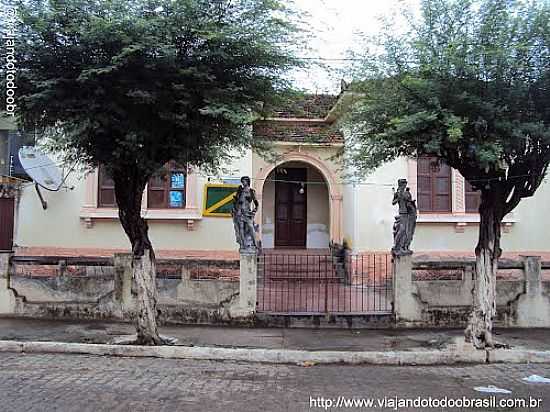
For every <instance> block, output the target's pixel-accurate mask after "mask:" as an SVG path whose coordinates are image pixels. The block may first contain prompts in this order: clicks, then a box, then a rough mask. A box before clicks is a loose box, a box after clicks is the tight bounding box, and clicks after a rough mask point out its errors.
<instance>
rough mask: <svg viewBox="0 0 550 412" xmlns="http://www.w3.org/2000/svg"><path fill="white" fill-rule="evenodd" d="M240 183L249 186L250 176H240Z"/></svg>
mask: <svg viewBox="0 0 550 412" xmlns="http://www.w3.org/2000/svg"><path fill="white" fill-rule="evenodd" d="M241 183H242V185H243V187H250V177H248V176H243V177H241Z"/></svg>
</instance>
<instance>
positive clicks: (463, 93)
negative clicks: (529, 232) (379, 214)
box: [350, 0, 550, 212]
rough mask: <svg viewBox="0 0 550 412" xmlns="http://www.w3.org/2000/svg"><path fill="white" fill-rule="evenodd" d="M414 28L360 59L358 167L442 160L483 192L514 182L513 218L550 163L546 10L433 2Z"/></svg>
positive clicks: (499, 1)
mask: <svg viewBox="0 0 550 412" xmlns="http://www.w3.org/2000/svg"><path fill="white" fill-rule="evenodd" d="M409 23H410V26H409V27H410V29H409V30H407V31H405V32H402V33H401V34H399V33H398V30H395V31H391V30H388V31H387V32H386V34H385V35H382V36H380V37H379V38H378V39H377V44H376V45H375V46H374V47H371V49H370V50H371V52H368V51H367V52H366V53H365V54H364V55H363V56H362V58H363V61H362V64H361V65H360V69H361V72H360V74H361V77H359V78H358V80H359V82H356V83H355V85H354V88H355V90H356V91H359V92H361V93H362V95H363V96H364V99H362V100H361V102H360V103H359V104H357V105H356V107H355V110H354V112H353V114H352V116H351V122H350V125H351V128H352V130H353V131H354V132H355V133H354V134H353V135H354V136H355V139H354V141H353V143H355V147H356V148H357V150H356V151H355V152H354V154H353V158H352V160H353V162H354V164H355V165H358V166H359V167H360V168H361V169H362V170H371V169H373V168H375V167H377V166H379V165H380V164H381V163H383V162H386V161H389V160H391V159H394V158H396V157H398V156H413V157H414V156H417V155H424V154H426V155H436V156H439V157H440V158H442V159H444V160H445V162H446V163H448V164H449V165H450V166H452V167H454V168H456V169H458V170H459V171H460V172H461V173H462V174H463V175H464V176H465V177H466V179H468V180H469V181H470V182H471V183H472V185H473V186H474V187H475V188H478V189H480V188H482V187H485V186H487V185H488V184H489V185H490V184H491V182H493V181H506V182H507V187H506V190H505V192H504V193H503V194H502V195H503V198H504V200H508V201H507V202H506V207H505V212H509V211H510V210H512V209H513V208H514V207H515V206H516V205H517V203H518V202H519V200H520V199H521V197H526V196H530V195H532V194H533V193H534V191H535V190H536V188H537V187H538V186H539V185H540V183H541V181H542V178H543V177H544V174H545V172H546V169H547V165H548V162H549V161H550V127H549V125H550V94H549V93H550V49H549V45H550V7H549V5H548V3H543V2H520V1H511V0H486V1H451V0H425V1H423V2H422V14H421V17H420V19H418V20H413V19H412V18H411V19H410V20H409ZM524 178H525V179H524ZM510 194H511V195H512V196H511V198H509V199H508V196H509V195H510Z"/></svg>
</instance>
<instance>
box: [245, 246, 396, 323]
mask: <svg viewBox="0 0 550 412" xmlns="http://www.w3.org/2000/svg"><path fill="white" fill-rule="evenodd" d="M391 273H392V272H391V257H390V256H389V255H386V254H369V255H348V256H345V257H340V256H333V255H331V254H330V253H328V254H316V255H313V254H298V253H296V254H291V253H287V254H284V253H278V252H277V253H275V252H274V253H269V254H262V255H260V256H258V290H257V296H258V301H257V308H256V309H257V311H258V312H264V313H271V314H295V315H307V314H321V313H323V314H325V313H338V314H371V313H391V310H392V279H391Z"/></svg>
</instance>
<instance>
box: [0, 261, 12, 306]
mask: <svg viewBox="0 0 550 412" xmlns="http://www.w3.org/2000/svg"><path fill="white" fill-rule="evenodd" d="M12 255H13V252H0V314H2V315H10V314H14V313H15V295H14V293H13V291H12V290H11V289H10V273H9V270H10V259H11V257H12Z"/></svg>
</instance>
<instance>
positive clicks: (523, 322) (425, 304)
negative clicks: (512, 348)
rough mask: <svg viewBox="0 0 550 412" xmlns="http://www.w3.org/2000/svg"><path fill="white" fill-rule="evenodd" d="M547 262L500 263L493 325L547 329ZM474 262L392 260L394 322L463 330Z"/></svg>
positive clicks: (549, 309) (549, 293)
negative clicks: (460, 328) (393, 262)
mask: <svg viewBox="0 0 550 412" xmlns="http://www.w3.org/2000/svg"><path fill="white" fill-rule="evenodd" d="M548 270H550V262H545V261H544V262H543V261H541V259H540V257H536V256H526V257H523V258H522V259H516V260H512V259H501V260H500V261H499V272H498V275H497V284H496V289H497V298H496V300H497V302H496V303H497V317H496V319H495V324H496V325H497V326H513V327H550V279H549V278H548V276H547V273H548ZM474 276H475V261H473V260H470V259H456V260H430V259H418V260H415V259H412V258H411V257H402V258H396V260H395V264H394V282H395V284H394V292H395V293H394V302H395V308H396V313H395V315H396V319H397V322H398V324H402V325H405V326H453V327H454V326H464V325H465V324H466V323H467V321H468V317H469V314H470V312H471V308H472V304H473V294H472V293H473V289H474Z"/></svg>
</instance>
